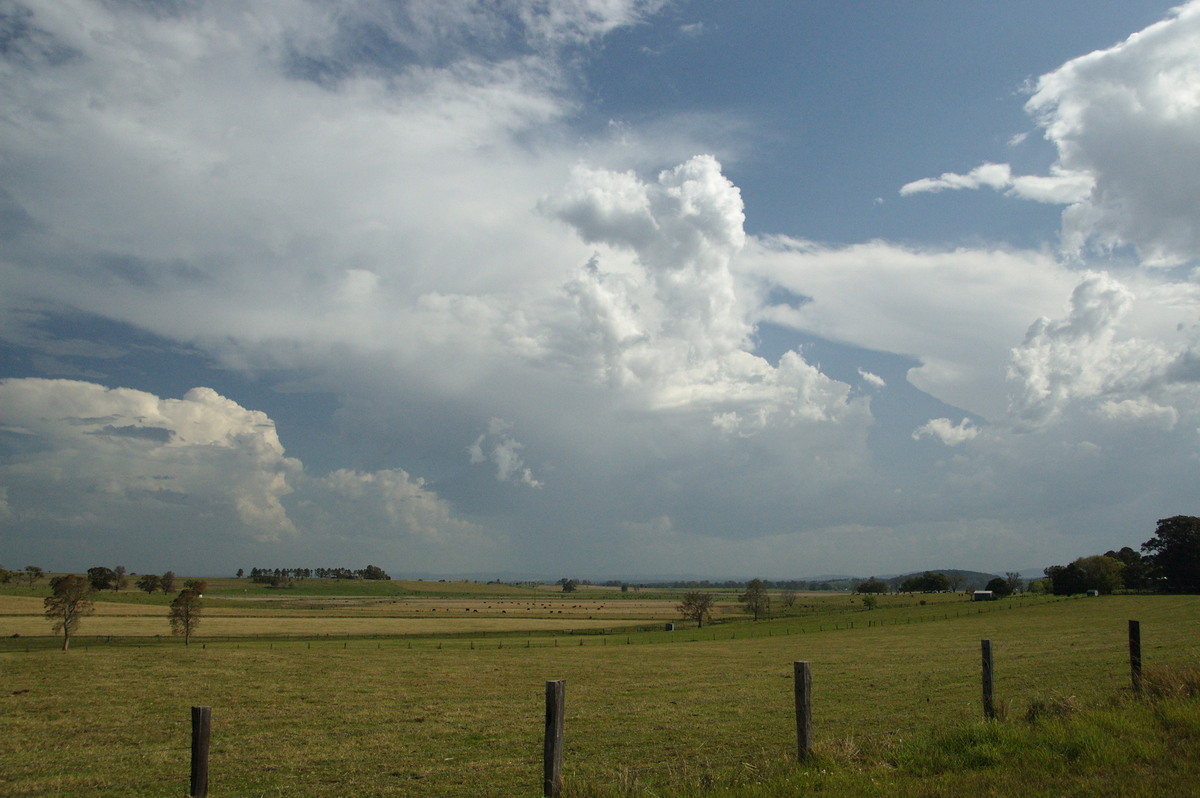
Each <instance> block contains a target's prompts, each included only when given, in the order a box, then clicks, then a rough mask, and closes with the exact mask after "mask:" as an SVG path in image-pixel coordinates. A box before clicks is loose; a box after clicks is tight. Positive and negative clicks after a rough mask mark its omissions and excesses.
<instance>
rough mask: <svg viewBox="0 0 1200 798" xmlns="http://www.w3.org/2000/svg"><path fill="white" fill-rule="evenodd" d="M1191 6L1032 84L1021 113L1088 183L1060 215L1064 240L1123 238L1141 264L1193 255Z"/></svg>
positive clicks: (1198, 163)
mask: <svg viewBox="0 0 1200 798" xmlns="http://www.w3.org/2000/svg"><path fill="white" fill-rule="evenodd" d="M1198 44H1200V3H1198V2H1195V0H1193V2H1190V3H1187V4H1185V5H1182V6H1180V7H1179V8H1177V9H1175V10H1174V11H1173V12H1172V15H1171V17H1170V18H1168V19H1166V20H1163V21H1162V22H1159V23H1156V24H1154V25H1151V26H1150V27H1148V28H1146V29H1145V30H1142V31H1140V32H1138V33H1135V34H1133V35H1132V36H1130V37H1129V38H1128V39H1126V40H1125V41H1124V42H1121V43H1120V44H1118V45H1116V46H1115V47H1111V48H1109V49H1107V50H1099V51H1096V52H1093V53H1089V54H1088V55H1085V56H1082V57H1080V58H1076V59H1074V60H1072V61H1069V62H1067V63H1066V64H1064V65H1063V66H1062V67H1060V68H1059V69H1057V70H1055V71H1054V72H1051V73H1049V74H1047V75H1043V76H1042V77H1041V78H1040V79H1039V80H1038V82H1037V86H1036V89H1035V91H1034V93H1033V96H1032V97H1030V99H1029V102H1028V104H1027V109H1028V110H1029V112H1030V113H1031V114H1033V115H1034V116H1035V118H1036V119H1037V120H1038V124H1039V125H1041V127H1042V128H1043V129H1044V131H1045V135H1046V138H1047V139H1048V140H1049V141H1050V142H1052V143H1053V144H1054V145H1055V147H1056V148H1057V150H1058V165H1059V167H1060V168H1061V169H1064V170H1067V171H1069V172H1082V173H1086V174H1088V175H1090V176H1091V178H1092V181H1093V188H1092V190H1091V192H1090V194H1089V195H1088V196H1087V197H1086V198H1085V199H1084V200H1083V201H1081V202H1079V203H1077V204H1076V205H1073V206H1072V207H1070V208H1068V209H1067V210H1066V212H1064V214H1063V238H1064V244H1065V245H1066V246H1067V248H1068V249H1070V250H1072V251H1079V250H1080V249H1081V248H1082V247H1083V246H1084V245H1085V244H1087V243H1089V242H1090V243H1091V244H1093V245H1096V246H1100V247H1105V248H1112V247H1118V246H1121V245H1123V244H1131V245H1133V246H1134V247H1136V248H1137V250H1138V252H1139V254H1140V256H1141V259H1142V262H1143V263H1145V264H1147V265H1171V264H1175V263H1179V262H1186V261H1190V260H1194V259H1196V258H1197V257H1200V231H1198V230H1197V226H1196V207H1197V206H1198V205H1200V92H1198V91H1197V88H1196V86H1197V79H1198V77H1200V46H1198Z"/></svg>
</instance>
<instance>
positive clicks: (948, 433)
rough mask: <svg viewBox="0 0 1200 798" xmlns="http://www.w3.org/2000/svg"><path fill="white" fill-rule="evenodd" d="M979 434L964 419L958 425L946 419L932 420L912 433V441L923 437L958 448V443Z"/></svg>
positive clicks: (977, 430) (975, 428)
mask: <svg viewBox="0 0 1200 798" xmlns="http://www.w3.org/2000/svg"><path fill="white" fill-rule="evenodd" d="M978 434H979V428H978V427H976V426H975V425H973V424H972V423H971V420H970V419H967V418H964V419H963V420H962V421H960V422H959V423H958V424H955V423H954V422H953V421H951V420H950V419H948V418H932V419H930V420H929V421H928V422H926V423H925V424H922V425H921V426H920V427H917V429H915V430H914V431H913V434H912V437H913V440H920V439H921V438H924V437H930V438H937V439H938V440H940V441H941V442H942V443H944V444H946V445H947V446H958V445H959V444H960V443H965V442H967V441H969V440H973V439H974V438H975V436H977V435H978Z"/></svg>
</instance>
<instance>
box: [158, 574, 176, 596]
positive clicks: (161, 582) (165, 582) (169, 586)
mask: <svg viewBox="0 0 1200 798" xmlns="http://www.w3.org/2000/svg"><path fill="white" fill-rule="evenodd" d="M158 586H159V587H161V588H162V592H164V593H174V592H175V572H174V571H167V572H166V573H164V574H163V575H162V576H160V577H159V578H158Z"/></svg>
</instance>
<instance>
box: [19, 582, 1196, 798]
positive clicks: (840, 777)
mask: <svg viewBox="0 0 1200 798" xmlns="http://www.w3.org/2000/svg"><path fill="white" fill-rule="evenodd" d="M897 598H898V601H897V604H899V603H901V602H900V601H899V599H903V598H905V597H897ZM830 602H831V603H829V604H822V605H821V606H819V607H815V608H813V610H812V612H811V614H810V615H809V616H795V617H789V618H784V619H780V620H775V621H771V622H769V623H767V622H760V623H758V624H753V623H751V622H750V621H740V622H737V623H727V624H722V625H720V626H717V627H714V628H713V629H712V630H710V629H708V628H705V629H704V630H699V631H697V630H692V629H684V630H680V631H677V632H674V633H665V632H656V633H647V634H630V635H610V636H606V637H597V636H575V637H561V636H560V637H556V638H552V637H545V636H541V637H539V636H534V637H527V638H525V639H519V638H500V639H488V638H476V639H440V638H428V639H425V638H405V639H394V638H391V639H388V638H384V639H369V638H360V639H350V640H338V641H328V642H326V641H322V640H291V641H281V640H275V641H264V642H251V641H245V640H243V641H238V640H229V641H220V642H218V641H211V640H209V641H204V640H203V638H200V642H201V645H200V646H197V645H195V644H194V645H193V646H191V647H189V648H187V649H185V648H183V647H182V646H181V645H179V644H178V643H177V642H175V641H170V642H166V641H164V642H161V643H158V644H149V645H142V646H139V647H135V646H129V645H119V644H109V645H99V644H91V645H87V647H86V648H85V647H83V646H82V645H80V644H79V643H78V642H77V643H76V644H75V646H74V647H73V650H72V651H71V652H70V653H68V654H66V655H64V654H62V653H60V652H57V651H53V650H49V649H37V648H32V649H31V650H30V651H29V652H28V653H25V651H24V650H21V649H9V650H8V651H7V652H5V653H0V699H2V700H3V701H4V702H5V707H4V710H3V718H4V721H3V730H2V734H0V794H4V795H6V796H20V795H45V794H75V793H82V792H88V793H90V794H98V795H147V796H150V795H154V796H158V795H167V794H183V793H185V792H186V788H187V773H188V751H187V747H188V733H189V730H188V723H187V720H188V708H189V707H190V706H192V705H197V704H202V705H208V706H212V707H213V750H212V783H211V784H212V786H211V793H210V794H212V795H214V796H225V795H279V796H283V795H289V796H291V795H349V794H354V795H421V796H437V795H472V796H488V795H496V796H511V795H538V794H540V780H541V734H542V729H541V725H542V713H543V705H542V702H543V690H544V684H545V681H546V680H549V679H558V678H563V679H566V681H567V722H566V740H567V743H566V776H567V782H566V783H567V787H568V792H569V794H572V795H578V796H609V795H631V796H634V795H636V796H650V795H710V794H711V795H739V796H741V795H747V796H753V795H761V796H785V795H787V796H791V795H797V794H810V793H816V794H820V795H827V796H840V795H847V796H850V795H854V796H862V795H885V794H887V795H896V794H903V793H905V792H908V793H912V794H918V795H947V796H949V795H951V794H954V795H963V794H979V795H999V794H1000V792H1001V791H1004V792H1007V793H1009V794H1011V793H1014V792H1017V793H1019V794H1021V795H1023V796H1024V795H1031V796H1036V795H1081V796H1082V795H1188V794H1195V791H1196V788H1195V787H1194V786H1193V785H1194V784H1195V783H1196V777H1197V776H1198V775H1200V765H1198V764H1197V763H1198V762H1200V756H1197V740H1200V709H1198V706H1197V699H1196V698H1195V697H1190V698H1189V697H1186V696H1184V697H1176V698H1171V699H1164V700H1161V701H1149V700H1147V701H1135V700H1133V699H1132V697H1131V695H1130V689H1129V672H1128V664H1127V656H1128V655H1127V648H1126V640H1125V622H1126V620H1127V619H1128V618H1137V619H1139V620H1141V622H1142V644H1143V656H1144V658H1145V661H1146V663H1147V669H1148V673H1149V669H1150V668H1151V666H1154V667H1160V666H1166V667H1171V668H1175V669H1176V670H1177V671H1178V670H1179V669H1183V668H1186V667H1188V666H1195V664H1196V663H1197V661H1198V659H1200V658H1198V656H1197V649H1196V646H1197V642H1196V641H1197V640H1200V635H1198V632H1200V597H1181V596H1153V597H1150V596H1147V597H1139V596H1128V597H1111V598H1110V597H1106V598H1100V599H1076V600H1070V601H1056V602H1052V601H1026V602H1024V603H1022V602H1017V601H1014V602H1010V603H1007V604H1006V603H1005V602H993V603H991V604H988V605H986V606H981V607H972V606H971V605H970V604H964V603H962V602H961V601H959V602H954V603H950V602H945V603H931V604H926V605H925V606H921V605H920V604H919V603H916V602H911V601H910V602H909V603H908V606H890V607H881V608H880V609H877V610H873V611H870V612H866V611H863V610H861V608H854V607H853V606H852V605H850V604H849V603H848V601H847V597H844V596H843V597H841V598H840V599H836V600H835V599H833V598H831V599H830ZM1005 607H1013V609H1005ZM839 608H840V609H839ZM956 613H957V614H956ZM910 621H911V623H910ZM850 623H854V628H850ZM821 627H824V628H825V631H820V628H821ZM802 630H803V631H802ZM712 635H716V637H717V639H716V640H713V639H712ZM735 636H736V637H735ZM983 638H986V639H990V640H992V643H993V650H994V652H995V658H996V669H995V692H996V697H997V699H999V701H1000V702H1001V706H1002V708H1003V709H1004V711H1005V718H1006V719H1005V720H1003V721H1001V722H998V723H985V722H982V721H981V720H980V716H981V709H980V688H979V669H980V664H979V662H980V655H979V641H980V639H983ZM625 641H628V642H625ZM141 642H142V643H151V641H147V640H143V641H141ZM555 643H557V645H555ZM525 646H528V648H526V647H525ZM794 660H806V661H809V662H810V663H811V667H812V672H813V685H814V732H815V738H816V744H817V751H816V753H817V758H816V759H815V760H814V761H813V762H811V763H809V764H808V765H805V766H796V765H793V764H791V762H792V760H793V759H794V753H795V752H794V746H795V731H794V719H793V715H792V681H791V674H792V662H793V661H794ZM1182 681H1183V683H1185V684H1186V683H1188V680H1187V679H1183V680H1182ZM1035 707H1037V708H1039V709H1037V711H1034V712H1032V713H1031V711H1030V710H1031V709H1032V708H1035ZM1031 714H1032V715H1033V716H1034V718H1035V720H1034V722H1030V721H1029V720H1026V718H1027V717H1029V716H1030V715H1031ZM1146 785H1149V786H1146Z"/></svg>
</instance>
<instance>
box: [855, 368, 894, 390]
mask: <svg viewBox="0 0 1200 798" xmlns="http://www.w3.org/2000/svg"><path fill="white" fill-rule="evenodd" d="M858 376H860V377H862V379H863V382H865V383H867V384H868V385H871V386H873V387H875V388H886V387H887V381H886V380H884V379H883V377H880V376H879V375H878V374H872V373H871V372H869V371H867V370H866V369H861V368H860V369H859V370H858Z"/></svg>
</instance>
